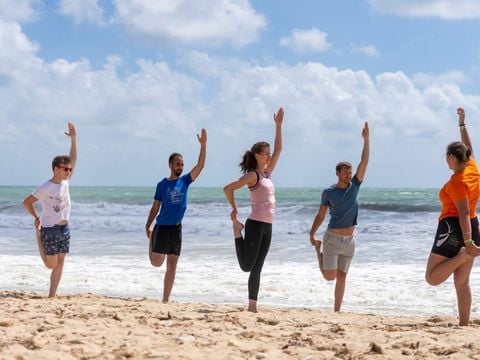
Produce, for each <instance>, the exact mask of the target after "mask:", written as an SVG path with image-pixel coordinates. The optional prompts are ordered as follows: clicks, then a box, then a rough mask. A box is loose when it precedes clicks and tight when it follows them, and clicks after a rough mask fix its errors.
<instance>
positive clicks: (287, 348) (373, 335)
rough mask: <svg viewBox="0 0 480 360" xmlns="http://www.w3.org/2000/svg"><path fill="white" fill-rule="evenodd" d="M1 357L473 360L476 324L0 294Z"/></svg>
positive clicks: (479, 346)
mask: <svg viewBox="0 0 480 360" xmlns="http://www.w3.org/2000/svg"><path fill="white" fill-rule="evenodd" d="M0 305H1V309H0V359H16V360H19V359H49V360H52V359H62V360H64V359H332V358H338V359H400V358H401V359H445V358H448V359H466V358H470V359H480V343H479V339H480V322H477V321H473V322H472V325H471V326H470V327H464V328H462V327H459V326H457V325H456V323H457V319H455V318H453V317H403V316H379V315H369V314H352V313H341V314H335V313H330V312H321V311H317V310H311V309H286V308H264V307H262V308H260V311H261V312H259V313H258V314H252V313H249V312H247V311H245V308H244V307H243V306H240V305H210V304H180V303H169V304H163V303H162V302H161V301H158V300H153V299H125V298H111V297H104V296H97V295H93V294H82V295H63V296H59V297H58V298H56V299H47V298H45V297H44V296H43V295H42V296H40V295H38V294H35V293H27V292H18V291H2V292H0Z"/></svg>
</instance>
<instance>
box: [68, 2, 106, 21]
mask: <svg viewBox="0 0 480 360" xmlns="http://www.w3.org/2000/svg"><path fill="white" fill-rule="evenodd" d="M59 10H60V12H61V13H62V14H63V15H66V16H70V17H72V18H73V20H74V21H75V23H77V24H81V23H89V22H90V23H94V24H97V25H102V24H103V23H104V21H103V9H102V7H101V6H100V5H99V4H98V0H82V1H78V0H60V3H59Z"/></svg>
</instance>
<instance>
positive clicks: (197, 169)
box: [190, 129, 207, 180]
mask: <svg viewBox="0 0 480 360" xmlns="http://www.w3.org/2000/svg"><path fill="white" fill-rule="evenodd" d="M197 139H198V142H199V143H200V154H199V155H198V161H197V165H195V166H194V167H193V169H192V170H191V171H190V176H191V177H192V180H195V179H196V178H197V177H198V175H200V173H201V172H202V169H203V167H204V166H205V158H206V156H207V131H206V130H205V129H202V132H201V135H198V134H197Z"/></svg>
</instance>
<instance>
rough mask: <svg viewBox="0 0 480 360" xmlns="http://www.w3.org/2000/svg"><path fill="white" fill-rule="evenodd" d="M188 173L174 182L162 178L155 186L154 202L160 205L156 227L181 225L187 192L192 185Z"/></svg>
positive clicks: (185, 207)
mask: <svg viewBox="0 0 480 360" xmlns="http://www.w3.org/2000/svg"><path fill="white" fill-rule="evenodd" d="M192 181H193V180H192V177H191V176H190V173H188V174H186V175H183V176H181V177H179V178H178V179H176V180H168V179H167V178H164V179H163V180H162V181H160V182H159V183H158V184H157V190H156V191H155V196H154V197H153V198H154V199H155V200H158V201H160V202H161V203H162V207H161V208H160V213H159V214H158V216H157V224H158V225H178V224H181V222H182V219H183V215H184V214H185V210H186V209H187V192H188V187H189V186H190V184H191V183H192Z"/></svg>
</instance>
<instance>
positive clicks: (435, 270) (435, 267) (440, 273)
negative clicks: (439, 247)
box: [425, 247, 472, 285]
mask: <svg viewBox="0 0 480 360" xmlns="http://www.w3.org/2000/svg"><path fill="white" fill-rule="evenodd" d="M471 259H472V257H471V256H470V255H469V254H468V253H467V252H466V251H465V248H464V247H462V248H461V249H460V251H459V252H458V254H457V255H456V256H454V257H453V258H451V259H449V258H447V257H445V256H441V255H437V254H432V253H431V254H430V257H429V258H428V264H427V271H426V273H425V279H426V280H427V283H429V284H430V285H439V284H441V283H443V282H444V281H445V280H447V279H448V278H449V277H450V275H452V274H453V273H454V272H455V270H457V268H459V267H460V266H462V265H463V264H464V263H465V262H466V261H467V260H471Z"/></svg>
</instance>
